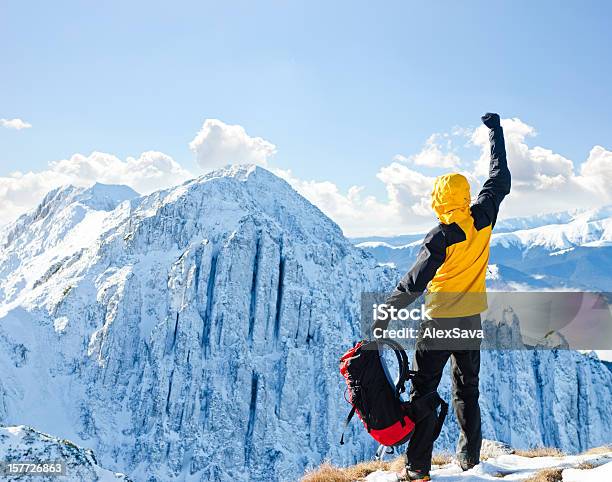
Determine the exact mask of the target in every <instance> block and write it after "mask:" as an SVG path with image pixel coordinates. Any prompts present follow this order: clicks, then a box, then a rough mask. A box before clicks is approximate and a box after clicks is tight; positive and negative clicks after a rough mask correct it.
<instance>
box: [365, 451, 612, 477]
mask: <svg viewBox="0 0 612 482" xmlns="http://www.w3.org/2000/svg"><path fill="white" fill-rule="evenodd" d="M590 466H592V467H593V468H588V467H590ZM579 467H583V468H579ZM544 469H562V470H563V471H562V476H563V481H564V482H609V481H610V480H612V450H610V452H608V453H604V454H590V455H586V454H585V455H570V456H564V457H521V456H519V455H500V456H498V457H494V458H491V459H488V460H486V461H482V462H481V463H480V464H479V465H477V466H476V467H474V468H473V469H471V470H468V471H466V472H462V471H461V468H460V467H459V466H458V465H456V464H454V463H452V464H448V465H444V466H442V467H438V468H436V469H434V470H432V471H431V477H432V480H433V481H438V480H439V481H441V482H442V481H443V482H466V481H482V480H498V481H499V480H526V479H528V478H530V477H532V476H534V475H535V474H537V473H538V472H539V471H541V470H544ZM365 480H366V481H367V482H397V480H398V478H397V476H396V474H395V473H393V472H385V471H381V470H379V471H376V472H373V473H371V474H370V475H368V477H366V479H365Z"/></svg>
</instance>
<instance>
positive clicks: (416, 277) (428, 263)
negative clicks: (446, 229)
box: [372, 226, 446, 330]
mask: <svg viewBox="0 0 612 482" xmlns="http://www.w3.org/2000/svg"><path fill="white" fill-rule="evenodd" d="M445 257H446V244H445V238H444V233H443V232H442V230H441V229H440V227H439V226H438V227H436V228H434V229H432V230H431V231H430V232H429V233H428V234H427V236H425V239H424V240H423V244H422V245H421V249H420V250H419V254H418V256H417V259H416V261H415V263H414V265H413V266H412V268H410V271H408V273H406V275H405V276H404V277H403V278H402V280H401V281H400V282H399V284H398V285H397V287H396V288H395V289H394V290H393V293H391V295H389V297H388V298H387V299H386V300H385V305H387V306H390V307H393V308H396V309H398V310H399V309H401V308H405V307H406V306H408V305H409V304H410V303H412V302H413V301H414V300H415V299H417V298H418V297H419V295H420V294H421V293H422V292H423V291H425V288H426V287H427V284H428V283H429V282H430V281H431V280H432V279H433V277H434V276H435V274H436V271H438V268H439V267H440V266H442V263H443V262H444V259H445ZM389 321H390V320H389V319H386V320H376V321H375V322H374V324H373V325H372V330H374V329H376V328H382V329H383V330H385V329H387V326H388V325H389Z"/></svg>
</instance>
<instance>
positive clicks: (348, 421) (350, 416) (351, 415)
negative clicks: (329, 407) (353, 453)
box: [340, 405, 355, 445]
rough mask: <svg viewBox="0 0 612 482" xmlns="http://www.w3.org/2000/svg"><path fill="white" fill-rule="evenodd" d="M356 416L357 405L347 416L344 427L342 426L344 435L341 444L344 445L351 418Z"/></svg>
mask: <svg viewBox="0 0 612 482" xmlns="http://www.w3.org/2000/svg"><path fill="white" fill-rule="evenodd" d="M354 416H355V405H353V408H351V411H350V412H349V414H348V416H347V417H346V420H345V421H344V427H342V436H341V437H340V445H344V432H346V427H348V424H349V423H350V422H351V419H352V418H353V417H354Z"/></svg>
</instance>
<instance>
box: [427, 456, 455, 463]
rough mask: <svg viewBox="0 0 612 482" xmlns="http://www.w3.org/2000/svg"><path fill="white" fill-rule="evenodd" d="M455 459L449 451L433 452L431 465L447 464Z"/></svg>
mask: <svg viewBox="0 0 612 482" xmlns="http://www.w3.org/2000/svg"><path fill="white" fill-rule="evenodd" d="M452 461H453V456H452V455H451V454H447V453H440V454H433V456H432V457H431V465H447V464H450V463H451V462H452Z"/></svg>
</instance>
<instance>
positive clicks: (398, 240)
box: [353, 206, 612, 291]
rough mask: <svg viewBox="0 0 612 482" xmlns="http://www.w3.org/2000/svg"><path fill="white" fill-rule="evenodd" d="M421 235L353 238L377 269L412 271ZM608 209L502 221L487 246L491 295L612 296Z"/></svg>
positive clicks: (611, 212) (611, 219)
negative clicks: (569, 292) (573, 292)
mask: <svg viewBox="0 0 612 482" xmlns="http://www.w3.org/2000/svg"><path fill="white" fill-rule="evenodd" d="M423 236H424V235H423V234H411V235H404V236H395V237H385V238H382V237H372V238H357V239H353V242H354V243H355V244H356V245H357V246H358V247H360V248H363V249H365V250H366V251H368V252H369V253H371V254H372V255H373V256H374V257H375V258H376V260H377V261H378V262H379V263H380V264H384V265H388V266H393V267H396V268H397V269H398V270H400V271H406V270H408V269H409V268H410V266H411V265H412V263H413V262H414V259H415V257H416V254H417V252H418V249H419V247H420V244H421V240H422V238H423ZM611 267H612V206H604V207H602V208H599V209H591V210H575V211H568V212H559V213H553V214H546V215H538V216H532V217H525V218H516V219H508V220H501V221H499V222H498V223H497V225H496V226H495V229H494V231H493V237H492V240H491V259H490V266H489V273H488V280H489V281H488V286H489V288H490V289H495V290H509V291H513V290H522V289H560V290H562V289H581V290H588V291H612V269H610V268H611Z"/></svg>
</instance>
